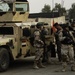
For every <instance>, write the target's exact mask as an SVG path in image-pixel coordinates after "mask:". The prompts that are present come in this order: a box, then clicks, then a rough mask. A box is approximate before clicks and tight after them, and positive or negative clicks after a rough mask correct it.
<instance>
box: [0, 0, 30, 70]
mask: <svg viewBox="0 0 75 75" xmlns="http://www.w3.org/2000/svg"><path fill="white" fill-rule="evenodd" d="M28 15H29V2H28V1H27V0H16V1H15V0H14V1H13V2H12V1H11V0H2V1H0V71H5V70H7V69H8V67H9V63H10V62H11V61H12V60H18V59H24V58H25V57H26V56H27V55H28V54H29V53H30V46H29V45H30V44H29V42H28V40H29V39H28V36H25V34H24V29H23V28H24V27H22V26H23V23H24V22H26V20H27V18H28Z"/></svg>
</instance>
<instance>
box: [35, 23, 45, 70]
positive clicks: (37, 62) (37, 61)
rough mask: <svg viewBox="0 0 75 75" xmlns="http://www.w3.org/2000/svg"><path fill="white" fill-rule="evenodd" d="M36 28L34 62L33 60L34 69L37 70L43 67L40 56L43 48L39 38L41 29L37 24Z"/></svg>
mask: <svg viewBox="0 0 75 75" xmlns="http://www.w3.org/2000/svg"><path fill="white" fill-rule="evenodd" d="M36 26H37V28H36V30H35V31H34V47H35V49H36V52H35V60H34V68H35V69H39V67H42V68H44V67H45V66H44V65H43V64H42V56H43V50H44V49H43V46H44V43H43V41H42V40H41V38H40V32H41V27H40V26H39V25H38V24H37V25H36Z"/></svg>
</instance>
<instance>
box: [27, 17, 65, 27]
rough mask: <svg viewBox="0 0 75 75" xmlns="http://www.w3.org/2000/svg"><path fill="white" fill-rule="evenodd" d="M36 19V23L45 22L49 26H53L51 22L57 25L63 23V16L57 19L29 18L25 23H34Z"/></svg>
mask: <svg viewBox="0 0 75 75" xmlns="http://www.w3.org/2000/svg"><path fill="white" fill-rule="evenodd" d="M36 19H38V22H46V23H48V24H49V25H50V26H52V25H53V20H54V23H56V22H58V23H59V24H60V23H65V22H66V21H65V16H61V17H57V18H29V19H28V20H27V22H32V23H33V22H36Z"/></svg>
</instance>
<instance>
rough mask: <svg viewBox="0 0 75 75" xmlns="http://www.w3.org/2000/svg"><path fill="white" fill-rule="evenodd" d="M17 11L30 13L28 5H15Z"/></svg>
mask: <svg viewBox="0 0 75 75" xmlns="http://www.w3.org/2000/svg"><path fill="white" fill-rule="evenodd" d="M15 9H16V11H28V4H27V3H15Z"/></svg>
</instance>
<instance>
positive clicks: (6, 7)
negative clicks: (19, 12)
mask: <svg viewBox="0 0 75 75" xmlns="http://www.w3.org/2000/svg"><path fill="white" fill-rule="evenodd" d="M6 11H13V4H12V3H1V2H0V12H6Z"/></svg>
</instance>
